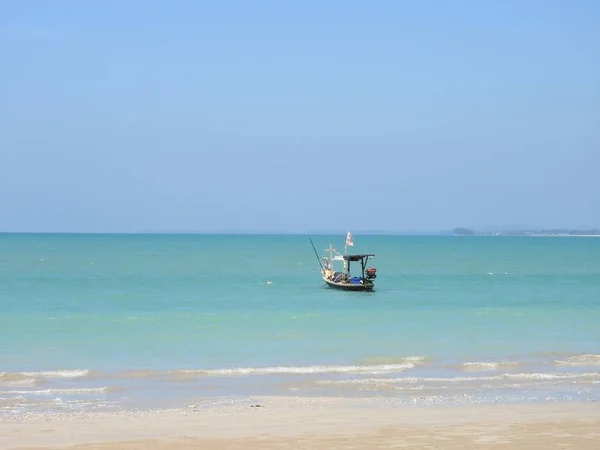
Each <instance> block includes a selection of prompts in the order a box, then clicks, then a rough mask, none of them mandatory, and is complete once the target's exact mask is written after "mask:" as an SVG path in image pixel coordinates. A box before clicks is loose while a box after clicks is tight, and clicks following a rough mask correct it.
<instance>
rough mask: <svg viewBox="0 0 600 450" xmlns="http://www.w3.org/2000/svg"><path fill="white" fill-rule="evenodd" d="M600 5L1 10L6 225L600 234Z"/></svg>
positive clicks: (529, 2)
mask: <svg viewBox="0 0 600 450" xmlns="http://www.w3.org/2000/svg"><path fill="white" fill-rule="evenodd" d="M598 23H600V3H598V2H595V1H592V0H589V1H585V0H579V1H577V0H575V1H572V2H567V1H553V0H548V1H541V0H523V1H516V0H515V1H485V2H484V1H460V0H457V1H453V2H448V1H433V0H429V1H391V0H390V1H386V0H380V1H376V2H358V1H334V0H332V1H327V2H322V1H310V0H309V1H302V2H300V1H298V2H283V1H279V2H276V1H254V2H252V1H242V0H239V1H226V0H224V1H219V2H202V1H191V0H190V1H183V0H179V1H177V0H175V1H171V2H166V1H161V2H159V1H142V0H129V1H102V2H100V1H95V2H91V1H90V2H80V1H61V0H56V1H53V2H47V1H42V0H39V1H31V0H29V1H28V0H23V1H20V2H10V3H9V2H3V3H2V5H1V6H0V57H1V61H2V69H1V70H0V230H1V231H84V232H88V231H89V232H98V231H104V232H134V231H140V230H144V231H146V230H151V231H155V230H156V231H161V230H197V231H250V232H255V231H288V232H295V231H307V230H314V229H328V230H340V232H342V233H345V231H346V230H347V229H354V230H360V229H385V230H395V231H403V230H424V231H428V230H431V231H438V230H443V229H447V228H453V227H454V226H469V227H475V228H485V227H488V226H496V225H509V224H515V223H518V224H527V225H531V226H539V227H558V226H565V227H569V226H573V227H575V226H582V225H585V226H596V227H600V207H599V205H600V200H599V198H600V182H599V181H598V170H599V169H598V168H600V59H599V58H598V55H600V27H599V26H598Z"/></svg>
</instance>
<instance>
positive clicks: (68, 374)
mask: <svg viewBox="0 0 600 450" xmlns="http://www.w3.org/2000/svg"><path fill="white" fill-rule="evenodd" d="M89 373H90V371H89V370H87V369H75V370H49V371H43V372H21V373H20V374H21V375H24V376H26V377H32V378H81V377H85V376H86V375H88V374H89Z"/></svg>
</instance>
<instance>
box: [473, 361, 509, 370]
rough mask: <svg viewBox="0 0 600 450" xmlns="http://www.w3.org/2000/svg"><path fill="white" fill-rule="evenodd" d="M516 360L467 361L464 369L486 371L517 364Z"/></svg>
mask: <svg viewBox="0 0 600 450" xmlns="http://www.w3.org/2000/svg"><path fill="white" fill-rule="evenodd" d="M515 364H516V363H514V362H502V361H501V362H496V361H486V362H484V361H476V362H466V363H464V364H463V365H462V369H463V370H466V371H472V372H486V371H492V370H498V369H499V368H500V367H504V366H509V365H515Z"/></svg>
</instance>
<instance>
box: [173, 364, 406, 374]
mask: <svg viewBox="0 0 600 450" xmlns="http://www.w3.org/2000/svg"><path fill="white" fill-rule="evenodd" d="M414 367H415V364H414V363H411V362H406V363H402V364H381V365H370V366H369V365H353V366H299V367H294V366H291V367H289V366H288V367H286V366H276V367H238V368H234V369H212V370H177V371H173V372H172V373H173V374H174V375H178V374H179V375H187V376H193V375H198V376H202V375H204V376H228V375H278V374H292V375H293V374H300V375H302V374H307V375H308V374H319V373H366V374H380V373H381V374H382V373H396V372H403V371H405V370H407V369H412V368H414Z"/></svg>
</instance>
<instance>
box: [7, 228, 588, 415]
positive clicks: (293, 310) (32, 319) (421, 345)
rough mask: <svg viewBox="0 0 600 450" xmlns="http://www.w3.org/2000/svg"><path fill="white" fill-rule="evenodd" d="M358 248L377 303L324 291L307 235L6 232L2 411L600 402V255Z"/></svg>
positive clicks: (580, 250)
mask: <svg viewBox="0 0 600 450" xmlns="http://www.w3.org/2000/svg"><path fill="white" fill-rule="evenodd" d="M343 239H344V236H343V235H342V236H333V237H327V236H313V241H314V242H315V245H317V248H318V249H319V250H325V248H327V246H328V245H329V242H330V240H331V241H332V242H333V244H334V246H335V245H336V244H339V245H340V246H343ZM355 245H356V246H355V247H354V248H353V249H352V250H353V251H356V252H373V253H376V255H377V256H376V258H375V259H374V260H373V265H374V266H375V267H377V268H378V274H379V276H378V278H377V280H376V283H377V290H376V292H374V293H352V292H340V291H335V290H331V289H328V288H324V287H323V286H322V281H321V279H320V276H319V271H318V263H317V261H316V258H315V255H314V253H313V250H312V248H311V246H310V242H309V241H308V237H306V236H219V235H41V234H31V235H27V234H23V235H15V234H0V308H1V310H2V315H0V372H3V374H2V375H0V411H4V412H5V413H6V412H11V411H12V412H15V411H30V410H36V409H44V410H45V409H48V408H49V409H53V408H55V409H72V408H75V409H77V408H82V409H90V408H107V407H109V408H110V407H114V408H118V407H123V406H139V405H157V404H160V405H171V404H179V403H181V404H183V403H185V402H186V401H187V399H188V398H191V397H199V396H205V397H211V398H216V397H221V396H240V397H244V396H248V395H251V394H257V395H266V394H284V395H286V394H287V395H290V394H292V395H345V396H354V395H376V396H386V397H389V398H393V399H396V400H398V401H400V402H403V401H405V402H407V403H411V402H412V403H414V402H415V401H435V402H443V401H452V402H456V401H459V400H460V401H464V402H469V401H471V402H481V401H496V402H497V401H546V400H548V399H550V400H552V399H554V398H557V397H560V398H561V399H563V400H573V401H590V400H593V399H597V398H598V395H599V394H598V393H599V391H600V376H599V375H598V373H599V372H600V356H598V355H600V327H599V326H598V323H599V322H600V314H599V313H600V265H599V263H598V261H600V239H594V238H559V237H553V238H540V237H531V238H529V237H518V238H508V237H473V238H455V237H434V236H431V237H406V236H355ZM324 254H325V252H324V251H323V255H324ZM268 281H270V282H271V283H270V284H268V283H267V282H268Z"/></svg>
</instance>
